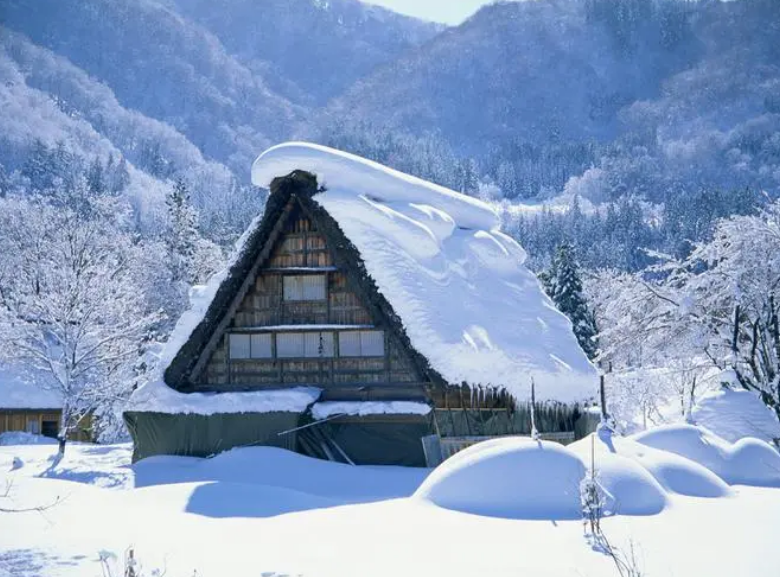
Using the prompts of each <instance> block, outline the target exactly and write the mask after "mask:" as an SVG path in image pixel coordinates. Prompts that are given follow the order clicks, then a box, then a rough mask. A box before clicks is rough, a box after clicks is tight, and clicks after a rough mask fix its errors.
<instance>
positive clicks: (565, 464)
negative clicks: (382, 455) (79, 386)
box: [0, 426, 780, 577]
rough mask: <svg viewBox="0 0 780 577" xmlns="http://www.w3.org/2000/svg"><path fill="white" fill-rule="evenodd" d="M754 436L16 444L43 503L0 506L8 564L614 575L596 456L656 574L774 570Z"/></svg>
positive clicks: (4, 463) (777, 514)
mask: <svg viewBox="0 0 780 577" xmlns="http://www.w3.org/2000/svg"><path fill="white" fill-rule="evenodd" d="M8 440H10V437H9V439H8ZM18 440H19V441H22V442H24V441H25V440H27V441H29V439H24V438H22V437H19V439H18ZM744 445H745V442H744V441H742V442H739V443H737V444H734V445H731V444H730V443H728V442H726V441H724V440H722V439H719V438H717V437H715V436H714V435H712V434H710V433H708V432H707V431H705V430H702V429H697V428H694V427H690V426H670V427H663V428H660V429H658V430H655V431H650V432H648V433H645V434H642V435H636V436H634V437H629V438H620V437H615V436H612V435H609V434H605V433H604V432H603V431H602V432H601V433H600V434H597V435H595V436H592V437H589V438H586V439H584V440H582V441H579V442H578V443H575V444H574V445H570V446H569V447H561V446H559V445H555V444H553V443H548V442H543V441H540V442H536V441H533V440H530V439H522V438H506V439H497V440H493V441H489V442H486V443H482V444H479V445H475V446H473V447H471V448H469V449H467V450H465V451H463V452H461V453H459V454H458V455H456V456H454V457H453V458H451V459H450V460H448V461H446V462H445V463H444V464H442V465H441V466H440V467H439V468H438V469H436V470H434V471H433V472H432V473H431V472H430V471H428V470H425V469H411V468H400V467H351V466H347V465H341V464H335V463H329V462H325V461H318V460H315V459H310V458H308V457H303V456H301V455H297V454H294V453H290V452H287V451H284V450H281V449H275V448H269V447H257V448H244V449H236V450H233V451H229V452H226V453H223V454H221V455H218V456H216V457H214V458H211V459H196V458H185V457H153V458H150V459H146V460H144V461H141V462H139V463H137V464H135V465H131V464H130V455H131V447H130V446H129V445H109V446H98V445H86V444H84V445H79V444H73V445H71V446H70V447H69V448H68V454H67V455H66V457H65V459H64V460H63V461H61V462H60V463H59V464H57V465H56V466H53V465H52V458H53V455H54V452H55V451H56V447H54V446H51V445H46V444H22V445H3V446H0V489H2V488H3V487H7V489H8V493H7V495H6V496H5V497H2V498H0V508H4V509H13V508H15V509H20V508H36V507H43V509H41V510H32V511H29V512H20V513H7V512H2V513H0V576H2V577H11V576H13V577H33V576H46V577H58V576H79V577H82V576H84V577H91V576H96V577H100V576H102V575H103V572H102V568H101V564H100V562H99V557H100V556H102V557H103V558H105V559H107V561H106V562H107V563H108V564H109V565H110V566H111V567H112V570H113V574H114V575H121V574H122V570H121V565H122V559H123V557H124V555H125V551H126V549H127V548H128V547H129V546H131V545H132V546H133V547H134V549H135V554H136V556H137V558H138V559H139V560H140V561H141V563H142V565H143V570H144V572H145V574H146V575H151V574H153V573H152V571H153V570H154V569H160V570H165V571H166V575H167V576H175V577H178V576H184V577H191V576H192V575H193V574H194V571H197V575H198V576H199V577H209V576H219V577H224V576H228V575H242V576H243V575H258V576H264V577H281V576H299V575H302V576H315V575H317V576H319V575H323V576H339V577H343V576H353V575H354V576H361V577H365V576H374V575H378V576H385V575H386V576H395V577H398V576H414V575H424V576H426V577H427V576H433V575H446V576H464V577H465V576H469V577H473V576H475V575H490V576H503V575H506V576H509V575H513V576H516V575H534V576H542V577H545V576H572V577H575V576H576V577H581V576H593V577H597V576H614V575H617V572H616V570H615V567H614V565H613V564H612V562H611V560H610V559H609V558H607V557H606V556H605V555H604V554H602V553H600V552H599V551H597V550H594V549H593V548H592V547H591V545H589V541H588V540H587V539H586V537H585V535H584V532H583V524H582V522H581V520H580V519H579V515H578V499H579V488H578V484H579V479H581V477H582V475H583V474H585V471H586V469H588V468H589V467H590V459H591V454H595V458H596V467H597V470H598V478H599V482H600V483H601V485H602V486H603V487H604V489H605V490H606V491H607V492H608V493H609V494H610V495H611V497H612V498H613V499H614V501H613V502H612V503H611V505H610V507H611V509H612V511H613V512H614V513H617V514H615V515H613V516H610V517H608V518H606V519H605V520H604V522H603V527H604V530H605V532H606V534H607V535H608V537H609V539H610V541H612V542H613V543H614V544H616V545H617V546H618V547H620V548H623V549H624V550H625V549H627V548H629V547H630V546H632V545H633V547H634V550H635V553H636V557H637V560H638V563H639V565H640V567H641V569H642V571H643V575H648V576H686V577H690V576H698V575H702V576H704V575H706V576H707V577H721V576H722V577H734V576H735V575H749V576H755V577H762V576H766V577H769V576H772V577H775V576H776V575H777V567H776V566H775V565H774V564H773V563H771V562H769V559H770V558H771V553H770V552H771V551H773V550H774V546H775V541H776V537H777V528H778V527H779V526H780V521H778V519H780V488H777V487H780V454H778V453H777V452H775V451H774V449H772V448H770V447H769V446H768V445H766V444H763V443H761V442H759V441H750V442H749V443H748V445H749V446H750V447H751V448H750V449H749V450H748V451H745V449H744V448H741V447H743V446H744ZM661 446H663V448H660V447H661ZM708 446H709V447H711V450H710V451H709V452H708V451H706V450H705V449H704V448H705V447H708ZM755 447H761V449H760V450H756V449H755ZM684 455H688V456H689V457H691V458H693V460H691V458H686V456H684ZM713 455H715V456H713ZM735 455H736V456H737V457H736V458H735ZM705 465H706V466H705ZM709 466H715V467H716V468H718V470H719V471H720V473H721V474H723V475H726V476H727V477H729V479H730V480H728V481H727V480H725V479H724V478H723V477H721V476H720V475H716V474H715V472H713V471H712V470H711V469H710V468H708V467H709ZM772 470H775V472H776V474H775V475H774V476H773V475H772V474H771V473H770V472H771V471H772ZM736 471H740V472H741V473H740V474H741V478H742V479H748V480H749V481H750V482H753V483H754V484H755V485H759V484H761V485H772V486H748V485H741V484H739V481H740V478H739V477H738V476H736V475H735V472H736ZM759 482H760V483H759ZM0 494H2V491H0Z"/></svg>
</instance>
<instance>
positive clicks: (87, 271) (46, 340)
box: [0, 195, 159, 455]
mask: <svg viewBox="0 0 780 577" xmlns="http://www.w3.org/2000/svg"><path fill="white" fill-rule="evenodd" d="M60 200H61V201H55V202H52V201H51V200H50V199H43V198H36V199H32V200H26V201H24V202H22V201H13V200H10V201H8V202H7V203H6V206H4V207H3V208H4V210H3V211H0V219H2V222H0V226H1V227H2V229H3V231H4V234H3V235H2V239H0V242H1V243H2V244H3V246H2V247H0V327H1V328H2V330H0V335H2V336H0V354H2V355H3V357H4V358H5V359H7V360H9V361H10V362H13V363H14V364H16V365H18V366H21V367H23V368H26V369H28V370H29V371H30V373H32V374H35V375H37V376H40V375H44V378H38V379H37V380H36V383H37V384H38V385H39V386H41V387H43V388H47V389H51V390H53V391H55V392H57V393H58V394H59V395H60V396H61V398H62V402H63V409H62V418H61V423H60V426H59V433H58V439H59V454H60V455H64V452H65V443H66V440H67V438H68V434H69V433H70V432H71V431H72V430H73V429H74V427H76V426H77V424H78V423H79V421H80V420H81V419H82V418H83V416H84V415H86V414H88V413H90V412H91V411H93V410H94V409H95V408H96V407H97V406H98V405H99V404H100V403H102V402H107V401H111V400H113V399H115V398H116V397H118V396H120V395H121V394H122V386H123V378H122V374H121V372H122V370H123V368H125V367H126V366H127V365H128V362H129V361H130V360H131V359H132V358H134V357H136V356H137V355H138V354H139V352H140V348H141V346H142V343H143V341H144V338H145V336H146V334H147V332H148V330H149V328H150V326H151V325H152V324H153V323H154V322H156V321H157V319H158V318H159V315H158V313H156V312H154V311H149V310H148V307H147V305H146V302H145V301H146V299H145V294H144V292H143V290H142V288H141V287H139V286H138V284H137V283H136V282H135V276H134V268H133V265H134V260H135V258H136V255H137V251H140V250H143V247H141V246H137V245H135V244H134V242H133V238H132V236H131V234H130V233H129V231H128V230H127V228H126V227H124V226H123V224H122V218H123V211H122V206H121V205H120V204H118V203H117V201H115V200H112V199H108V198H103V199H89V198H88V197H87V195H82V196H73V195H71V196H69V197H68V198H67V199H64V200H62V199H60Z"/></svg>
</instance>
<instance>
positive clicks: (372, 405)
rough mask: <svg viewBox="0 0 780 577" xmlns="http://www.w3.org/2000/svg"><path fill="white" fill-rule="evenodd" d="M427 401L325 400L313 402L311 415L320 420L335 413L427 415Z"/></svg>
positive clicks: (351, 414) (428, 410)
mask: <svg viewBox="0 0 780 577" xmlns="http://www.w3.org/2000/svg"><path fill="white" fill-rule="evenodd" d="M430 412H431V406H430V405H429V404H428V403H423V402H417V401H325V402H322V403H314V405H312V408H311V414H312V417H314V418H315V419H316V420H318V421H321V420H323V419H327V418H329V417H333V416H335V415H349V416H358V417H365V416H369V415H427V414H428V413H430Z"/></svg>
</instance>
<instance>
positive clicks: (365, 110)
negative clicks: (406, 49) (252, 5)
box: [322, 0, 780, 201]
mask: <svg viewBox="0 0 780 577" xmlns="http://www.w3.org/2000/svg"><path fill="white" fill-rule="evenodd" d="M779 47H780V3H778V2H776V1H774V0H738V1H735V2H720V1H706V2H682V1H679V0H652V1H646V0H619V1H614V0H540V1H537V2H511V3H498V4H493V5H489V6H486V7H485V8H483V9H482V10H481V11H480V12H478V13H477V14H476V15H475V16H473V17H472V18H471V19H469V20H468V21H466V22H465V23H464V24H463V25H461V26H459V27H457V28H453V29H449V30H447V31H444V32H443V33H442V34H440V35H439V36H437V37H436V38H435V39H434V40H433V41H431V42H429V43H426V44H423V45H422V46H420V47H418V48H417V49H416V50H414V51H412V52H410V53H408V54H406V55H405V56H403V57H402V58H400V59H399V60H397V61H395V62H393V63H391V64H389V65H387V66H385V67H383V68H382V69H380V70H378V71H377V72H376V73H374V74H373V75H371V76H370V77H369V78H367V79H364V80H362V81H359V82H358V83H356V85H355V86H354V87H352V88H351V89H350V90H349V91H348V92H347V93H346V94H345V95H344V96H343V97H341V98H339V99H337V100H336V101H335V102H333V103H332V104H331V105H330V107H329V109H328V111H327V112H326V114H325V115H324V119H323V121H322V122H323V125H324V128H323V130H322V133H323V134H324V135H327V134H328V133H329V132H331V131H332V130H333V129H334V126H335V127H338V126H339V125H340V123H342V122H343V118H344V117H345V116H347V115H348V116H349V118H350V122H352V123H354V124H369V125H371V126H372V127H374V129H377V128H380V129H385V130H387V131H389V132H398V131H405V132H410V133H412V134H413V135H416V136H420V135H425V134H434V135H438V136H440V137H441V139H442V140H444V141H445V143H447V144H448V145H449V146H451V147H452V148H453V149H455V151H456V153H457V154H459V155H464V154H466V155H470V156H474V157H476V159H477V160H478V161H479V164H480V165H481V169H482V172H483V173H486V174H487V175H489V176H490V177H491V178H492V179H493V180H494V181H495V182H497V183H498V184H499V185H500V187H501V189H502V191H503V192H504V193H505V196H508V197H510V198H512V197H516V196H519V197H530V196H535V195H537V194H539V193H540V192H541V193H543V192H545V189H550V190H552V191H561V190H562V189H563V188H564V186H565V185H566V184H567V182H568V181H569V179H570V178H571V177H573V176H578V177H579V176H580V175H582V174H583V173H584V172H585V171H586V170H587V169H588V168H591V167H595V168H598V169H600V170H601V171H603V172H594V173H591V174H590V175H588V178H586V179H585V180H584V182H579V183H575V184H578V190H577V191H575V192H581V193H585V194H586V195H587V194H589V190H591V191H592V190H594V189H595V190H597V191H599V193H600V194H601V195H602V197H601V198H594V199H593V200H596V201H603V200H604V199H605V198H616V197H619V196H622V195H624V194H626V193H631V194H641V195H645V196H647V197H648V198H650V199H652V200H660V195H659V192H660V191H662V190H664V189H670V188H674V189H677V190H680V191H682V190H684V189H688V190H691V189H699V188H701V187H716V188H725V189H731V188H738V187H751V188H765V189H768V190H771V191H774V192H777V191H778V190H780V180H779V178H780V172H779V171H778V169H780V147H778V143H777V139H776V137H775V136H774V135H776V133H777V130H778V128H779V127H780V124H779V123H780V106H779V104H778V97H777V94H778V87H780V52H778V51H779V50H780V48H779ZM591 185H592V186H591Z"/></svg>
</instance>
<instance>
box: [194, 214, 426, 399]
mask: <svg viewBox="0 0 780 577" xmlns="http://www.w3.org/2000/svg"><path fill="white" fill-rule="evenodd" d="M303 269H308V270H303ZM304 273H306V274H309V273H310V274H325V275H327V297H326V299H325V300H317V301H285V300H284V298H283V296H284V292H283V287H284V281H283V278H284V276H285V274H304ZM279 325H285V326H287V325H346V326H352V325H357V326H371V325H372V319H371V317H370V315H369V313H368V310H367V309H366V307H365V306H364V305H363V304H362V303H361V301H360V299H359V298H358V296H357V295H356V294H355V293H354V292H353V291H351V290H349V287H348V281H347V277H346V275H345V274H344V273H343V272H342V271H339V270H337V269H336V267H335V266H334V265H333V258H332V255H331V252H330V250H329V249H328V247H327V243H326V240H325V238H324V236H322V234H321V233H319V232H318V231H317V230H316V229H315V227H314V226H313V224H312V223H311V221H309V220H308V219H307V218H305V217H304V216H303V215H302V214H300V212H298V213H297V214H294V215H292V218H291V219H290V222H289V223H288V224H287V226H286V228H285V230H284V232H283V234H282V235H281V237H280V238H279V240H278V241H277V244H276V246H275V247H274V250H273V251H272V252H271V257H270V259H269V262H268V263H266V265H264V267H263V268H261V269H260V270H259V271H258V274H257V277H256V278H255V279H254V281H253V284H252V288H251V289H250V291H249V292H248V293H247V295H246V296H245V297H244V299H243V301H242V302H241V304H240V306H239V307H238V309H237V312H236V314H235V316H234V318H233V319H232V320H231V323H230V328H229V330H230V331H233V332H240V331H242V329H243V330H245V331H249V330H252V329H254V330H257V329H258V328H260V327H269V326H279ZM376 328H377V329H380V330H381V329H383V327H376ZM335 341H338V339H337V338H336V339H335ZM336 348H338V344H337V342H336ZM421 380H422V378H421V375H418V374H417V371H416V370H415V369H414V367H413V365H412V363H411V360H410V359H409V357H408V355H407V353H406V352H405V350H404V349H403V347H402V345H401V344H400V343H399V342H397V341H396V339H395V338H393V337H391V335H389V334H388V333H387V332H386V333H385V356H384V357H361V358H355V357H353V358H340V357H338V355H337V356H336V357H335V358H322V359H319V358H306V359H275V360H274V359H269V360H263V359H242V360H236V359H232V360H231V359H229V358H228V339H227V336H226V335H225V336H223V337H222V338H221V339H220V342H219V344H218V345H217V347H216V349H215V351H214V352H213V353H212V355H211V358H210V359H209V361H208V363H207V364H206V367H205V370H204V371H203V372H202V373H201V375H199V377H198V379H197V382H196V383H194V384H193V385H194V390H196V391H214V390H217V391H230V390H234V391H245V390H255V389H263V388H275V387H279V386H280V385H281V386H285V385H289V386H296V385H304V384H310V385H316V386H320V387H323V388H328V387H331V388H333V389H334V390H336V389H345V388H346V389H348V388H350V386H354V385H370V386H374V387H379V386H396V385H412V384H415V387H416V388H418V389H419V388H420V387H421V386H422V384H421V383H420V381H421Z"/></svg>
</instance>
